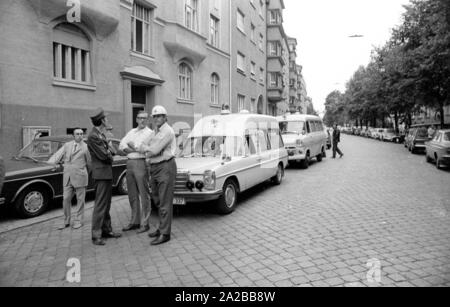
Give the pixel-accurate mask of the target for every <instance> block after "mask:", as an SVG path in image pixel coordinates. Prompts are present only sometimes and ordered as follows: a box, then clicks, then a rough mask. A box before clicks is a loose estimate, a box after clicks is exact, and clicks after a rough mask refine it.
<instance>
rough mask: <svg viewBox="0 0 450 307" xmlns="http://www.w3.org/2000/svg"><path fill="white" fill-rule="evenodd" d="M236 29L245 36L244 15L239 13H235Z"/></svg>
mask: <svg viewBox="0 0 450 307" xmlns="http://www.w3.org/2000/svg"><path fill="white" fill-rule="evenodd" d="M237 28H238V29H239V31H241V32H242V33H244V34H245V15H244V14H243V13H242V12H241V11H239V10H238V11H237Z"/></svg>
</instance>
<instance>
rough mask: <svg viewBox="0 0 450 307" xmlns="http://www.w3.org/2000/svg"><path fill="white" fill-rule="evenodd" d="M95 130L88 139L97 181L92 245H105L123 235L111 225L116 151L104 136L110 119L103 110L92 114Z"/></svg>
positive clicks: (93, 170)
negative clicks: (110, 239) (111, 239)
mask: <svg viewBox="0 0 450 307" xmlns="http://www.w3.org/2000/svg"><path fill="white" fill-rule="evenodd" d="M91 120H92V124H93V125H94V128H93V129H92V132H91V133H90V134H89V137H88V141H87V143H88V148H89V152H90V154H91V159H92V178H93V179H94V181H95V205H94V212H93V213H92V243H94V245H100V246H102V245H105V244H106V243H105V241H104V240H103V239H108V238H120V237H121V236H122V235H121V234H117V233H114V232H113V230H112V225H111V216H110V214H109V211H110V209H111V197H112V179H113V172H112V163H113V155H114V150H113V148H112V147H111V146H110V145H109V144H108V140H107V138H106V136H105V134H104V132H105V129H106V127H108V119H107V117H106V114H105V112H104V111H103V109H101V108H99V109H97V110H95V112H93V113H92V116H91Z"/></svg>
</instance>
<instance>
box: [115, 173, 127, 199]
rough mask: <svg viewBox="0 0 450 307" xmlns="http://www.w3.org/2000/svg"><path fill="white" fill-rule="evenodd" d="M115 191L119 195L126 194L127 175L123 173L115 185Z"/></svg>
mask: <svg viewBox="0 0 450 307" xmlns="http://www.w3.org/2000/svg"><path fill="white" fill-rule="evenodd" d="M117 193H119V194H120V195H128V185H127V175H126V174H125V175H123V176H122V178H120V181H119V184H118V185H117Z"/></svg>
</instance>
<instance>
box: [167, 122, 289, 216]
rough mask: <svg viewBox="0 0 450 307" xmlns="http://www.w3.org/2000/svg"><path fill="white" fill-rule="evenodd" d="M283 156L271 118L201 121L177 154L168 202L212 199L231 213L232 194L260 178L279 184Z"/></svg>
mask: <svg viewBox="0 0 450 307" xmlns="http://www.w3.org/2000/svg"><path fill="white" fill-rule="evenodd" d="M287 164H288V154H287V151H286V149H285V147H284V144H283V140H282V137H281V134H280V129H279V125H278V121H277V120H276V119H275V118H274V117H270V116H263V115H251V114H243V113H242V114H230V115H217V116H208V117H204V118H202V119H201V120H200V121H199V122H198V123H197V124H196V125H195V127H194V129H193V130H192V132H191V133H190V134H189V136H188V138H187V139H186V141H185V142H184V144H183V146H182V149H181V151H180V152H179V154H178V155H177V166H178V173H177V179H176V186H175V193H174V196H175V198H174V204H175V205H186V204H188V203H191V202H208V201H216V205H217V209H218V211H219V212H220V213H223V214H228V213H231V212H232V211H233V210H234V209H235V207H236V204H237V199H238V194H239V193H240V192H243V191H246V190H248V189H250V188H251V187H253V186H255V185H257V184H260V183H262V182H264V181H266V180H272V182H273V183H274V184H276V185H279V184H281V181H282V180H283V177H284V169H285V168H286V167H287Z"/></svg>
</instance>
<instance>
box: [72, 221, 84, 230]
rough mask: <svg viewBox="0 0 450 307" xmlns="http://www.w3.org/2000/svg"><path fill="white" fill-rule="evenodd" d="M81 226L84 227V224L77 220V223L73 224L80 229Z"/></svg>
mask: <svg viewBox="0 0 450 307" xmlns="http://www.w3.org/2000/svg"><path fill="white" fill-rule="evenodd" d="M81 227H83V224H81V223H80V222H75V224H73V229H80V228H81Z"/></svg>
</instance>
